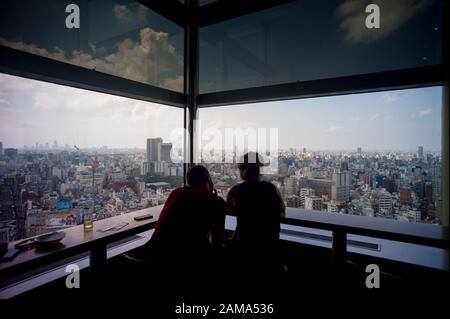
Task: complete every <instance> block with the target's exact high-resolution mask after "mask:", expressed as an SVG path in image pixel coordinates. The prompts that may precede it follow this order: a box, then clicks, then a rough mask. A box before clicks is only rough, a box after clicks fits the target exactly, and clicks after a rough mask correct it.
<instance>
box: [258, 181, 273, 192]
mask: <svg viewBox="0 0 450 319" xmlns="http://www.w3.org/2000/svg"><path fill="white" fill-rule="evenodd" d="M260 183H261V184H260V185H262V186H263V187H265V188H268V189H274V190H276V186H275V185H273V184H272V183H271V182H268V181H261V182H260Z"/></svg>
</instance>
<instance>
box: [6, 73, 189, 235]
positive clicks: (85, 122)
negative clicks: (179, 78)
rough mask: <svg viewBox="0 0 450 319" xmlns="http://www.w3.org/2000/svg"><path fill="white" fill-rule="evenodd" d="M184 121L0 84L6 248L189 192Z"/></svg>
mask: <svg viewBox="0 0 450 319" xmlns="http://www.w3.org/2000/svg"><path fill="white" fill-rule="evenodd" d="M183 114H184V112H183V109H181V108H174V107H169V106H165V105H160V104H155V103H150V102H143V101H137V100H132V99H128V98H123V97H118V96H112V95H107V94H102V93H96V92H92V91H86V90H81V89H75V88H71V87H66V86H60V85H55V84H50V83H45V82H40V81H35V80H29V79H24V78H20V77H15V76H10V75H4V74H0V235H1V237H0V241H12V240H17V239H21V238H23V237H29V236H33V235H37V234H40V233H44V232H48V231H51V230H55V229H61V228H65V227H70V226H72V225H76V224H79V223H81V215H82V213H83V211H84V210H85V209H88V210H89V211H90V212H92V213H93V216H94V219H103V218H107V217H110V216H115V215H120V214H124V213H127V212H130V211H133V210H138V209H143V208H146V207H149V206H156V205H161V204H163V203H164V201H165V199H166V198H167V196H168V194H169V193H170V191H171V190H172V189H174V188H175V187H178V186H181V185H182V184H183V165H182V158H183V147H182V143H179V141H178V140H179V135H174V131H175V133H176V130H182V128H183ZM174 137H175V138H176V139H173V140H171V138H174Z"/></svg>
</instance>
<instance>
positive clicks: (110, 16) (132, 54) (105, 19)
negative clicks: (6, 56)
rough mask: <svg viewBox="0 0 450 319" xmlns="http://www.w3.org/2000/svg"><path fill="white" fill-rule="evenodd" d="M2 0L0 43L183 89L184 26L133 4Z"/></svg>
mask: <svg viewBox="0 0 450 319" xmlns="http://www.w3.org/2000/svg"><path fill="white" fill-rule="evenodd" d="M71 3H73V1H55V0H45V1H6V2H2V10H1V11H0V45H2V46H6V47H10V48H13V49H17V50H21V51H25V52H28V53H32V54H36V55H40V56H44V57H47V58H50V59H55V60H58V61H62V62H65V63H70V64H74V65H77V66H81V67H84V68H88V69H90V70H95V71H98V72H103V73H108V74H112V75H115V76H119V77H123V78H126V79H129V80H134V81H138V82H142V83H146V84H151V85H154V86H158V87H162V88H166V89H169V90H173V91H177V92H182V91H183V65H184V60H183V54H184V47H183V45H184V40H183V37H184V34H183V28H181V27H180V26H178V25H176V24H174V23H173V22H170V21H169V20H167V19H166V18H164V17H162V16H160V15H158V14H156V13H155V12H153V11H152V10H150V9H148V8H147V7H146V6H144V5H142V4H140V3H139V2H137V1H127V0H125V1H114V0H106V1H105V0H95V1H91V0H89V1H86V0H81V1H76V4H77V5H78V7H79V14H80V15H79V16H80V24H79V28H67V26H66V19H67V17H68V16H69V13H66V7H67V6H68V5H69V4H71Z"/></svg>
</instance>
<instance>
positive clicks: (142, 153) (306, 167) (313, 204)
mask: <svg viewBox="0 0 450 319" xmlns="http://www.w3.org/2000/svg"><path fill="white" fill-rule="evenodd" d="M143 144H144V143H143ZM144 145H145V148H142V149H139V148H130V149H110V148H108V147H107V146H102V147H99V148H89V149H80V148H79V147H77V146H76V145H73V146H69V145H67V144H65V145H64V146H59V145H58V143H57V141H54V142H53V143H52V144H50V143H44V144H40V143H36V144H35V145H33V146H26V147H23V148H21V149H17V148H7V147H5V148H4V147H3V144H2V143H1V142H0V241H1V242H10V241H13V240H18V239H22V238H26V237H30V236H35V235H38V234H42V233H45V232H49V231H54V230H59V229H63V228H67V227H71V226H73V225H77V224H81V223H82V220H83V214H84V213H85V212H86V210H88V211H89V213H92V215H93V218H94V220H99V219H104V218H108V217H112V216H116V215H121V214H126V213H128V212H131V211H135V210H140V209H144V208H146V207H152V206H158V205H162V204H164V202H165V200H166V199H167V197H168V195H169V194H170V192H171V191H172V190H173V189H175V188H177V187H180V186H182V185H183V179H184V178H183V175H184V171H183V169H184V168H183V164H182V161H180V160H179V159H180V158H182V154H180V153H179V152H178V150H175V149H174V148H173V146H172V143H167V142H164V141H163V139H162V138H160V137H153V138H148V139H147V140H146V143H145V144H144ZM234 152H236V150H234ZM234 155H236V154H234ZM234 157H235V156H234ZM174 159H176V160H174ZM203 165H205V166H206V167H207V168H208V169H209V171H210V173H211V176H212V178H213V182H214V186H215V188H216V189H217V192H218V194H219V195H220V196H222V197H224V198H226V196H227V193H228V191H229V189H230V188H231V187H232V186H233V185H235V184H237V183H239V182H240V179H239V172H238V170H237V165H236V163H235V162H234V163H203ZM263 178H264V179H266V180H268V181H270V182H272V183H273V184H274V185H275V186H277V187H278V189H279V190H280V193H281V195H282V197H283V199H284V201H285V204H286V206H287V207H292V208H298V209H306V210H312V211H315V212H317V213H339V214H353V215H361V216H367V218H389V219H396V220H401V221H405V222H420V223H430V224H440V221H441V218H442V217H441V214H442V202H441V197H442V196H441V154H440V152H435V151H433V152H431V151H426V150H424V148H423V147H422V146H418V148H417V151H415V152H406V151H397V152H395V151H364V150H363V149H362V148H361V147H359V148H357V149H355V150H354V151H309V150H307V149H306V148H302V149H295V148H290V149H288V150H280V151H279V153H278V172H277V173H275V174H270V175H269V174H267V175H264V176H263Z"/></svg>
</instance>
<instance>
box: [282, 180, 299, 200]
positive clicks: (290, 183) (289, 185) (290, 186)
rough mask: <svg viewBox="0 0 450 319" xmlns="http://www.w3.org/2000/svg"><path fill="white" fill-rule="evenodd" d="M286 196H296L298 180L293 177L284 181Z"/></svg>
mask: <svg viewBox="0 0 450 319" xmlns="http://www.w3.org/2000/svg"><path fill="white" fill-rule="evenodd" d="M284 184H285V190H286V195H287V196H291V195H297V192H298V180H297V179H296V178H293V177H289V178H286V179H285V181H284Z"/></svg>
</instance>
